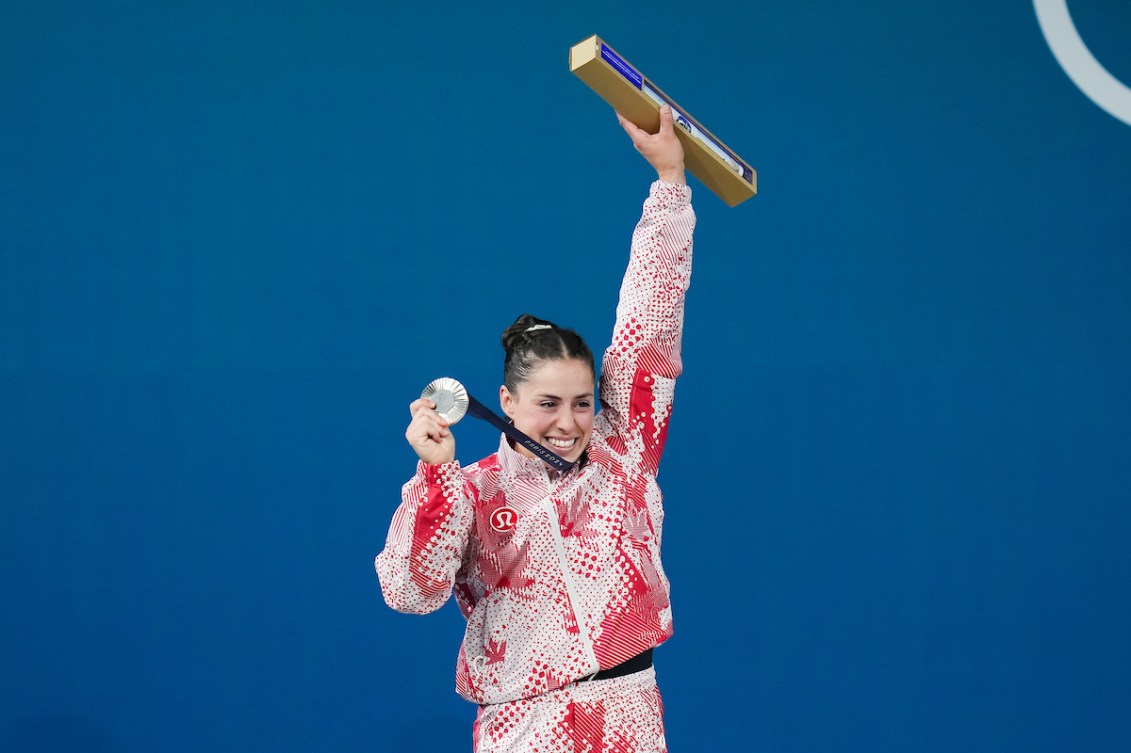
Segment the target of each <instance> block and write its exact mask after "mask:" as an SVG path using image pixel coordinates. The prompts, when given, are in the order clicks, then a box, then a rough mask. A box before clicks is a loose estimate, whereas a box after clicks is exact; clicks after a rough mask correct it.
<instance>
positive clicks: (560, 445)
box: [546, 437, 577, 450]
mask: <svg viewBox="0 0 1131 753" xmlns="http://www.w3.org/2000/svg"><path fill="white" fill-rule="evenodd" d="M546 444H548V445H550V446H551V447H553V448H554V449H555V450H569V449H572V448H573V446H574V445H575V444H577V437H574V438H573V439H554V438H553V437H546Z"/></svg>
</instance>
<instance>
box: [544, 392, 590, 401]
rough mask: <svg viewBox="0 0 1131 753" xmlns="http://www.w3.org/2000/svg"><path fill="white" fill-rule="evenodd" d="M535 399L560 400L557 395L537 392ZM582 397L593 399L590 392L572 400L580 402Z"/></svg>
mask: <svg viewBox="0 0 1131 753" xmlns="http://www.w3.org/2000/svg"><path fill="white" fill-rule="evenodd" d="M535 397H536V398H538V399H539V400H541V399H543V398H550V399H551V400H561V398H560V397H558V396H557V395H551V394H549V393H548V392H539V393H538V394H537V395H535ZM584 397H589V398H591V397H593V393H592V392H584V393H582V394H580V395H577V396H575V397H574V398H573V399H574V400H580V399H581V398H584Z"/></svg>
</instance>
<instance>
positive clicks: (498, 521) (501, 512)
mask: <svg viewBox="0 0 1131 753" xmlns="http://www.w3.org/2000/svg"><path fill="white" fill-rule="evenodd" d="M517 522H518V513H517V512H516V511H515V509H514V508H513V507H500V508H499V509H498V510H495V512H493V513H491V527H492V528H494V529H495V530H496V531H498V532H499V533H506V532H507V531H509V530H511V529H513V528H514V526H515V523H517Z"/></svg>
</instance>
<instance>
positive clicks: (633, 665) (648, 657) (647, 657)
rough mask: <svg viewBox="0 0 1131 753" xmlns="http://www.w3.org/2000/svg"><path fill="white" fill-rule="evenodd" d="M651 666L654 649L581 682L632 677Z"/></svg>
mask: <svg viewBox="0 0 1131 753" xmlns="http://www.w3.org/2000/svg"><path fill="white" fill-rule="evenodd" d="M650 666H652V649H648V650H647V651H645V652H644V653H642V654H637V655H636V656H634V657H632V658H631V659H629V660H628V661H622V662H621V663H620V664H617V665H616V666H615V667H609V668H608V669H602V670H601V671H600V672H597V673H596V674H593V675H589V676H588V677H585V678H583V679H581V680H579V682H592V681H593V680H611V679H612V678H614V677H624V676H625V675H631V674H632V673H634V672H642V671H644V670H645V669H648V667H650Z"/></svg>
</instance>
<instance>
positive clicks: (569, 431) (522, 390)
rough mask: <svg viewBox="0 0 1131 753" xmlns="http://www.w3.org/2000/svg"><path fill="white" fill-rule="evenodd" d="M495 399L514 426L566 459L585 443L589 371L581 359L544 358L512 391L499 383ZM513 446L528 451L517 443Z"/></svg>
mask: <svg viewBox="0 0 1131 753" xmlns="http://www.w3.org/2000/svg"><path fill="white" fill-rule="evenodd" d="M499 402H500V403H501V404H502V408H503V412H504V413H506V414H507V415H508V416H510V418H511V420H512V421H514V425H515V428H517V429H518V430H519V431H521V432H523V433H524V434H526V435H527V436H528V437H530V438H531V439H533V440H534V441H535V442H538V443H539V444H541V445H543V446H544V447H547V448H549V449H550V450H551V451H552V452H555V453H557V454H558V455H561V456H562V457H563V458H565V459H566V460H569V461H576V460H577V459H578V458H580V457H581V453H583V452H585V448H586V447H588V446H589V437H590V435H592V433H593V372H591V371H590V370H589V365H588V364H586V363H585V362H584V361H579V360H577V359H574V358H568V359H558V360H554V361H544V362H542V364H541V365H540V366H539V367H538V368H536V369H535V370H534V372H533V373H532V374H531V375H530V378H529V379H527V380H526V381H525V382H521V383H519V385H518V387H517V388H516V390H515V392H514V393H511V391H510V390H508V389H507V388H506V386H503V387H500V388H499ZM516 449H517V450H518V451H519V452H521V453H522V454H524V455H531V453H530V451H529V450H527V449H525V448H524V447H522V446H521V445H518V446H516Z"/></svg>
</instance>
